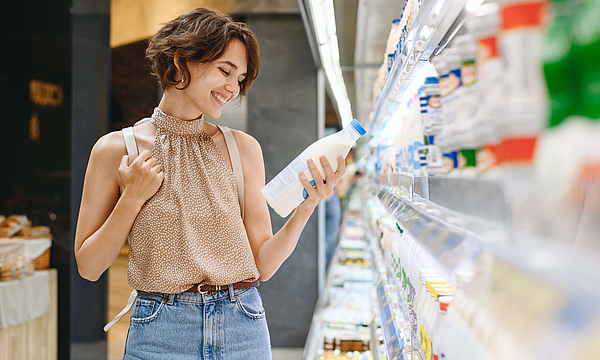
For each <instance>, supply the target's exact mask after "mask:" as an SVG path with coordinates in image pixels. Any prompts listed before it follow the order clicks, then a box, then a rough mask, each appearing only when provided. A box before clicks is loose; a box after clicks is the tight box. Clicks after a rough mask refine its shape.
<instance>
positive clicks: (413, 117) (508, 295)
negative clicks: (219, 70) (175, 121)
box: [0, 0, 600, 360]
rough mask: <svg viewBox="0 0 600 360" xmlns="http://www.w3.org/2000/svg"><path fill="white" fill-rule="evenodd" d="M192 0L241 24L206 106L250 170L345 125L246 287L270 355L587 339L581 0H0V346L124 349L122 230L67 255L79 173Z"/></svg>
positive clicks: (595, 145)
mask: <svg viewBox="0 0 600 360" xmlns="http://www.w3.org/2000/svg"><path fill="white" fill-rule="evenodd" d="M197 7H208V8H211V9H214V10H217V11H219V12H221V13H225V14H229V15H231V16H232V17H233V18H234V19H235V20H237V21H242V22H245V23H246V24H247V25H248V26H249V27H250V29H252V31H253V32H254V33H255V35H256V37H257V39H258V42H259V44H260V57H261V68H260V74H259V77H258V78H257V80H256V81H255V82H254V84H253V86H252V89H251V91H250V92H249V93H248V94H247V95H246V96H244V97H243V98H242V99H241V101H240V102H239V103H235V102H234V103H233V104H230V105H228V106H227V107H225V108H224V110H223V113H222V116H221V117H220V118H218V119H207V120H208V121H211V122H213V123H215V124H218V125H225V126H229V127H231V128H233V129H238V130H241V131H244V132H246V133H248V134H250V135H252V136H253V137H254V138H256V139H257V140H258V142H259V143H260V144H261V147H262V151H263V157H264V162H265V170H266V182H267V183H269V182H270V181H271V180H272V179H274V178H276V177H277V176H278V174H279V173H280V171H282V169H285V168H286V166H288V164H290V163H292V161H294V159H296V157H297V156H298V154H301V153H303V151H305V149H307V148H308V149H311V148H309V146H310V145H311V144H313V143H315V142H316V141H320V144H334V145H336V146H337V145H339V144H338V143H336V142H335V141H337V140H334V139H337V138H336V136H340V135H339V134H342V133H352V134H354V135H353V137H352V141H351V143H352V144H351V143H348V146H347V148H348V150H349V148H350V147H352V150H351V154H350V155H348V156H347V158H346V174H345V177H344V178H343V180H342V181H340V183H339V185H338V187H336V189H335V190H334V194H333V195H332V196H333V197H334V198H335V201H332V197H330V198H328V199H327V201H323V202H322V203H321V204H320V205H319V207H318V209H317V211H315V213H314V214H313V216H312V217H311V218H310V220H309V221H308V223H307V225H306V227H305V229H304V231H303V233H302V235H301V237H300V240H299V241H298V245H297V246H296V249H295V250H294V252H293V254H292V255H291V256H290V257H289V258H288V259H287V260H286V261H285V262H284V264H283V265H282V266H281V268H280V269H279V270H278V272H277V273H276V274H275V275H274V276H273V277H272V278H271V279H269V280H268V281H266V282H263V283H262V284H261V285H260V287H259V288H258V290H259V292H260V294H261V296H262V299H263V302H264V307H265V309H266V314H267V322H268V326H269V331H270V334H271V345H272V350H273V359H275V360H283V359H289V360H295V359H305V360H325V359H336V360H346V359H351V360H384V359H387V360H395V359H403V360H409V359H411V360H412V359H419V360H432V359H460V360H463V359H490V360H492V359H523V360H525V359H598V353H600V341H599V340H598V339H600V325H599V324H600V311H599V310H598V306H597V303H598V301H600V232H599V230H600V62H599V61H597V59H598V57H599V56H600V28H599V27H598V19H600V1H599V0H552V1H550V0H495V1H492V0H349V1H348V0H185V1H184V0H181V1H179V0H178V1H169V2H164V1H161V0H52V1H39V0H38V1H23V2H18V3H16V2H15V3H13V2H11V3H6V4H3V5H1V9H0V20H2V21H0V28H1V29H2V32H0V44H2V48H3V49H4V51H3V56H1V57H0V104H2V108H3V110H4V111H3V115H2V117H0V124H1V129H2V130H1V131H0V154H1V155H2V156H0V158H1V159H2V160H1V162H0V165H1V168H2V170H0V360H3V359H7V360H9V359H10V360H20V359H35V360H38V359H44V360H45V359H48V360H51V359H110V360H112V359H120V358H121V357H122V356H123V348H124V345H125V341H126V337H127V329H128V326H129V322H128V317H127V316H125V317H124V318H123V319H122V320H121V321H120V322H118V323H117V324H116V325H115V326H113V327H112V328H111V329H110V330H109V331H108V332H104V331H103V327H104V325H105V324H106V323H107V322H108V321H110V319H112V318H113V317H114V316H115V315H117V314H118V313H119V312H120V311H121V309H122V308H123V306H124V305H125V304H126V303H127V301H128V298H129V295H130V293H131V290H132V289H131V288H130V287H129V285H128V283H127V261H128V247H127V246H125V247H124V248H123V249H122V250H121V253H120V255H119V257H118V259H117V260H116V261H115V262H114V264H113V265H112V266H111V267H110V268H109V269H108V271H106V272H105V273H104V274H103V275H102V276H101V277H100V279H99V280H98V281H95V282H90V281H88V280H85V279H83V278H82V277H81V276H80V275H79V272H78V268H77V264H76V262H75V257H74V253H73V246H74V237H75V229H76V224H77V218H78V212H79V206H80V202H81V193H82V188H83V179H84V175H85V171H86V167H87V163H88V159H89V155H90V151H91V148H92V146H93V145H94V143H95V142H96V141H97V140H98V138H100V137H101V136H102V135H104V134H106V133H108V132H111V131H120V130H121V129H123V128H125V127H128V126H131V125H133V124H134V123H135V122H137V121H138V120H140V119H142V118H144V117H147V116H149V115H150V114H151V113H152V111H153V109H154V108H155V107H156V106H157V103H158V101H159V100H160V98H161V96H162V89H161V87H160V85H159V84H157V82H156V80H155V79H154V78H153V77H152V76H151V75H150V72H149V65H148V63H147V60H146V58H145V49H146V46H147V44H148V38H149V37H151V36H152V35H153V34H154V33H155V32H156V31H157V30H158V29H159V28H160V26H161V24H163V23H165V22H166V21H169V20H170V19H172V18H174V17H176V16H178V15H179V14H182V13H185V12H188V11H191V10H193V9H194V8H197ZM15 14H27V20H24V19H23V17H22V16H16V15H15ZM353 119H355V121H356V122H355V121H353ZM357 124H358V125H357ZM363 130H364V131H363ZM357 138H358V140H356V139H357ZM328 139H329V140H328ZM327 146H329V145H327ZM327 146H325V147H323V148H322V149H325V150H323V151H327V149H328V148H327ZM332 146H333V145H332ZM313 148H314V147H313ZM308 149H307V150H306V151H309V150H308ZM267 186H268V185H267ZM263 196H265V195H264V194H263ZM267 200H269V199H267ZM269 205H270V208H269V209H270V215H271V219H272V227H273V231H274V232H276V231H277V230H279V229H280V228H281V227H282V226H283V225H284V224H285V221H286V218H285V215H286V214H282V212H281V211H279V210H278V211H275V210H274V208H275V207H276V206H275V205H274V203H272V202H271V201H269ZM281 215H284V217H282V216H281Z"/></svg>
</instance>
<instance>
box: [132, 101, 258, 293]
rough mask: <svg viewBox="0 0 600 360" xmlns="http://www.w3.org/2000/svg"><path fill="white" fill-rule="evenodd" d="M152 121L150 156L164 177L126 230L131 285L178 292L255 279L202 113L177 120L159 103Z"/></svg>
mask: <svg viewBox="0 0 600 360" xmlns="http://www.w3.org/2000/svg"><path fill="white" fill-rule="evenodd" d="M149 120H150V121H151V122H152V124H154V125H155V126H156V128H157V129H156V137H155V139H154V146H153V147H152V156H153V157H154V158H156V160H157V163H158V164H159V165H161V166H162V168H163V171H164V173H165V177H164V181H163V183H162V185H161V186H160V188H159V189H158V191H157V192H156V194H154V196H152V197H151V198H150V199H149V200H148V201H147V202H146V203H145V204H144V206H143V207H142V209H141V211H140V213H139V214H138V216H137V218H136V220H135V222H134V223H133V227H132V228H131V232H130V234H129V261H128V266H127V280H128V282H129V286H131V287H132V288H133V289H136V290H138V291H152V292H163V293H180V292H183V291H185V290H187V289H189V288H190V287H192V285H194V284H209V285H227V284H232V283H236V282H240V281H254V280H257V279H258V278H259V272H258V269H257V267H256V263H255V261H254V256H253V255H252V250H251V249H250V243H249V242H248V235H247V234H246V229H245V228H244V224H243V222H242V217H241V212H240V205H239V202H238V194H237V183H236V179H235V175H234V173H233V171H232V169H231V167H230V166H229V164H228V163H227V161H226V160H225V159H224V158H223V155H222V154H221V152H220V151H219V149H218V148H217V146H216V144H215V143H214V142H213V140H212V138H211V137H210V136H209V135H208V134H207V133H205V132H204V120H203V118H200V119H198V120H190V121H186V120H180V119H177V118H175V117H173V116H170V115H167V114H165V113H164V112H162V111H161V110H160V109H158V108H156V109H155V110H154V113H153V114H152V117H151V118H150V119H149Z"/></svg>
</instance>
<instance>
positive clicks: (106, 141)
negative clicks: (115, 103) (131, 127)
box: [75, 132, 164, 281]
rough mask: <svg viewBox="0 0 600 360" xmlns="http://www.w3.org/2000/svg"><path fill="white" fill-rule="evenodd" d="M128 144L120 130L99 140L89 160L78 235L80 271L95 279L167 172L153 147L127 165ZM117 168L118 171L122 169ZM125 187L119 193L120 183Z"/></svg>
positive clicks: (111, 258)
mask: <svg viewBox="0 0 600 360" xmlns="http://www.w3.org/2000/svg"><path fill="white" fill-rule="evenodd" d="M123 153H126V149H125V143H124V141H123V138H122V136H121V134H120V133H118V132H115V133H111V134H108V135H105V136H103V137H102V138H100V139H99V140H98V142H97V143H96V145H94V148H93V149H92V153H91V155H90V160H89V162H88V167H87V170H86V174H85V181H84V185H83V194H82V198H81V207H80V208H79V218H78V220H77V231H76V234H75V258H76V259H77V268H78V269H79V274H80V275H81V276H82V277H83V278H85V279H87V280H90V281H96V280H98V278H100V275H102V273H103V272H104V271H105V270H106V269H107V268H108V267H109V266H110V265H111V264H112V263H113V262H114V261H115V260H116V259H117V257H118V256H119V253H120V251H121V249H122V248H123V245H124V244H125V241H126V239H127V235H128V234H129V231H130V229H131V226H132V225H133V222H134V220H135V218H136V217H137V215H138V213H139V211H140V209H141V208H142V205H143V204H144V202H145V201H146V200H147V199H148V198H149V197H150V196H152V195H153V194H154V193H155V192H156V191H157V190H158V187H159V186H160V184H161V183H162V179H163V177H164V174H163V173H162V172H161V169H160V166H158V165H156V160H155V159H153V158H151V157H150V151H148V150H146V151H144V152H142V153H141V154H140V155H139V156H138V158H137V159H135V161H133V163H132V164H128V162H129V157H128V156H127V155H125V156H122V155H123ZM117 169H118V171H117ZM120 184H122V185H123V186H124V191H123V194H122V195H121V196H119V186H120Z"/></svg>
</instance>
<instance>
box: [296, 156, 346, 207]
mask: <svg viewBox="0 0 600 360" xmlns="http://www.w3.org/2000/svg"><path fill="white" fill-rule="evenodd" d="M319 161H320V162H321V166H322V167H323V171H325V181H323V177H322V176H321V173H320V172H319V170H318V169H317V166H316V165H315V163H314V162H313V161H312V160H311V159H309V160H308V161H307V165H308V169H309V170H310V173H311V175H312V177H313V179H314V181H315V186H314V187H313V186H312V184H311V183H310V182H309V181H308V178H307V177H306V175H305V174H304V173H303V172H300V173H299V174H298V178H299V179H300V182H301V183H302V185H303V186H304V189H306V192H307V193H308V197H307V198H306V199H305V200H304V201H303V202H302V204H300V205H299V206H298V207H300V208H303V209H307V210H311V211H312V210H314V208H315V207H317V205H319V203H320V202H321V201H322V200H323V199H325V198H326V197H327V196H329V195H331V194H332V193H333V188H334V187H335V186H336V185H337V183H338V181H340V179H341V178H342V176H343V175H344V172H345V171H346V164H345V162H344V157H343V156H342V154H338V157H337V162H338V168H337V171H336V172H335V173H334V172H333V168H332V167H331V164H330V163H329V160H327V157H326V156H321V157H320V158H319Z"/></svg>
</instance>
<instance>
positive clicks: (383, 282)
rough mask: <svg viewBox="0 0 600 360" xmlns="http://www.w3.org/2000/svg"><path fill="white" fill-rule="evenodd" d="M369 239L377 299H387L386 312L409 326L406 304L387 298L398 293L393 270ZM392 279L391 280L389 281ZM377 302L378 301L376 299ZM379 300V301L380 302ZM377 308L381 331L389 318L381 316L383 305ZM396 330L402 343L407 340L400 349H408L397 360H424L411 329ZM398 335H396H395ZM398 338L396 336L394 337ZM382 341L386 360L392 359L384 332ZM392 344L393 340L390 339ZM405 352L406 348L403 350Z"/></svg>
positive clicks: (373, 241)
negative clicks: (400, 335)
mask: <svg viewBox="0 0 600 360" xmlns="http://www.w3.org/2000/svg"><path fill="white" fill-rule="evenodd" d="M368 238H369V244H370V247H371V252H372V254H373V270H374V273H375V276H376V280H375V281H376V283H377V284H378V286H377V291H378V297H379V298H380V299H381V300H384V298H385V297H387V299H385V301H386V302H387V304H386V306H388V307H389V308H388V309H387V311H388V312H390V311H391V312H392V313H394V314H395V315H396V316H401V317H402V319H398V320H401V321H403V322H404V323H406V324H410V317H409V311H408V308H407V307H406V303H405V302H404V301H403V299H400V298H396V300H397V302H394V301H390V300H391V299H390V298H389V294H388V293H389V292H390V290H391V292H395V293H398V289H397V285H396V282H395V279H394V277H395V275H394V271H393V269H390V268H389V267H388V266H387V265H386V263H385V261H384V260H383V253H382V250H381V249H380V248H379V245H378V244H377V241H376V240H375V238H374V237H373V235H372V234H371V235H370V236H368ZM390 279H393V280H390ZM380 289H386V290H383V291H385V292H387V293H385V294H383V295H385V296H383V297H382V296H381V295H382V294H380ZM378 300H379V299H378ZM381 300H380V301H381ZM396 304H397V305H398V306H397V307H395V306H393V305H396ZM378 305H379V306H378V308H379V311H380V317H379V318H380V322H381V327H382V329H383V327H384V326H385V323H386V321H387V318H389V316H388V317H387V318H386V317H385V316H383V315H382V313H383V311H384V309H383V306H382V305H383V303H381V302H380V303H379V304H378ZM397 328H398V330H399V331H401V334H402V337H403V338H404V339H405V340H404V341H406V338H407V337H408V338H409V341H408V342H407V343H403V344H402V345H401V346H402V347H405V346H406V347H408V352H407V351H402V352H400V353H398V355H399V356H401V357H399V359H411V360H413V359H415V360H425V355H424V353H423V350H422V349H421V347H420V345H419V342H418V338H417V335H416V333H415V332H414V331H413V329H411V328H410V325H408V326H405V327H402V326H400V325H397ZM396 334H398V333H396ZM396 336H398V335H396ZM384 340H385V344H386V350H387V351H388V352H387V354H386V355H387V359H392V360H393V359H394V356H396V355H395V354H396V353H394V352H392V351H390V349H389V345H388V344H389V342H390V337H389V336H387V337H386V334H385V332H384ZM392 342H393V339H392ZM404 350H406V348H405V349H404Z"/></svg>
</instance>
